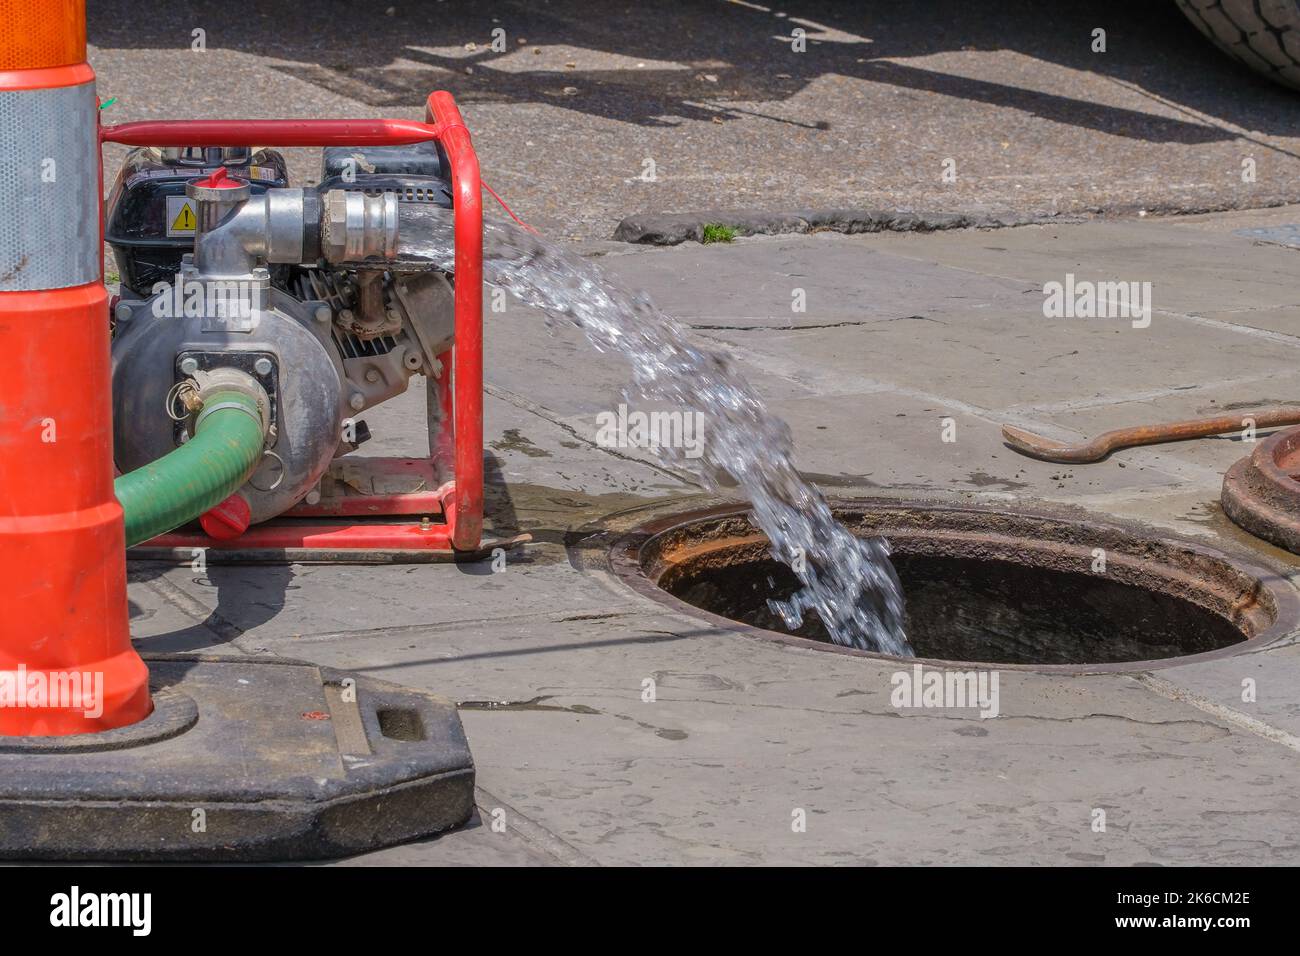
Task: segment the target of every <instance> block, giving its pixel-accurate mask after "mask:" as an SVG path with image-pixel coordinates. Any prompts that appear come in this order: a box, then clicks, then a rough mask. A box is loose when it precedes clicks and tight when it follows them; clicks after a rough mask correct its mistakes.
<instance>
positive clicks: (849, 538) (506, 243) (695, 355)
mask: <svg viewBox="0 0 1300 956" xmlns="http://www.w3.org/2000/svg"><path fill="white" fill-rule="evenodd" d="M401 217H402V218H401V223H400V235H401V238H400V239H399V243H398V262H397V263H395V264H394V267H395V268H396V269H399V270H400V269H403V268H422V267H423V268H428V267H430V266H432V267H435V268H439V269H443V270H446V271H448V272H452V271H454V269H453V260H454V253H453V243H452V229H451V224H452V221H451V214H450V211H449V210H444V209H440V208H437V207H434V206H429V205H421V204H415V203H403V204H402V213H401ZM483 229H484V234H483V246H484V249H483V271H484V279H485V281H486V282H488V283H489V284H490V285H493V286H496V287H499V288H501V289H504V290H505V291H507V292H509V293H510V294H511V295H513V296H515V297H516V298H518V299H519V300H520V301H521V302H523V303H524V304H526V305H529V306H532V307H534V308H537V309H539V310H541V311H542V312H543V313H545V314H546V316H547V317H548V322H555V321H560V322H568V323H572V324H573V325H576V326H577V327H578V328H580V329H581V330H582V331H583V333H584V334H585V335H586V337H587V339H588V340H589V341H590V343H591V345H592V346H593V347H594V348H596V349H597V350H598V351H601V352H614V353H616V354H618V355H620V356H621V357H622V358H623V359H625V360H626V361H627V363H628V364H629V365H630V366H631V370H632V382H631V386H630V387H629V389H628V394H627V398H628V400H629V402H631V401H634V400H638V399H639V400H642V401H644V402H647V403H650V404H653V405H656V406H660V405H662V406H668V407H673V408H679V409H682V410H684V411H690V412H701V413H703V422H704V427H705V431H704V441H703V443H702V447H701V448H700V449H697V454H698V457H688V456H687V455H686V454H684V452H683V450H682V449H681V448H673V447H659V448H657V449H656V454H657V455H658V457H659V458H660V460H661V461H662V463H663V464H664V465H666V466H668V467H670V468H674V469H678V470H684V471H686V472H687V473H690V474H692V475H694V476H695V477H696V478H697V479H698V480H699V481H700V483H701V484H703V485H704V486H705V487H707V488H709V489H711V490H717V489H719V488H720V487H724V486H726V485H728V484H731V483H734V484H735V485H736V486H738V488H739V491H740V492H741V493H742V494H743V495H744V497H745V498H746V499H747V500H748V501H749V503H750V506H751V507H752V509H753V520H754V522H755V523H756V524H757V525H758V526H759V527H760V528H762V530H763V531H764V532H765V533H766V534H767V537H768V539H769V540H770V541H771V544H772V554H773V556H774V557H776V558H777V559H778V560H780V561H783V562H785V563H786V564H788V565H790V567H791V569H792V570H793V571H794V573H795V574H796V576H797V577H798V578H799V581H800V582H801V584H802V588H800V590H798V591H797V592H795V594H794V595H793V596H791V597H790V598H789V599H787V600H785V601H777V600H772V601H771V606H772V609H773V610H774V611H776V612H777V613H778V614H780V616H781V618H782V619H783V620H784V621H785V623H786V625H787V626H788V627H790V628H791V629H794V628H796V627H798V626H799V624H800V623H801V622H802V620H803V617H804V615H805V614H807V613H808V612H810V611H813V612H816V614H817V615H818V616H819V617H820V618H821V620H822V622H823V623H824V624H825V625H826V628H827V630H828V631H829V632H830V634H831V636H832V638H833V639H834V640H835V641H836V643H839V644H843V645H845V646H848V647H857V648H862V649H864V650H871V651H879V652H882V653H886V654H895V655H901V656H912V649H911V647H910V646H909V645H908V642H907V637H906V636H905V634H904V630H903V596H902V591H901V589H900V587H899V583H898V577H897V575H896V574H895V573H894V568H893V565H892V564H891V563H890V560H889V547H888V545H887V544H886V542H884V541H883V540H881V539H878V538H876V539H862V538H858V537H855V536H854V535H853V534H852V533H850V532H849V531H848V530H847V529H846V528H845V527H844V526H843V525H841V524H840V523H839V522H838V521H836V520H835V518H834V516H833V515H832V513H831V509H830V506H829V505H828V504H827V502H826V499H825V498H824V497H823V496H822V494H821V492H820V491H818V490H817V489H816V488H815V487H814V486H812V485H811V484H809V483H808V482H807V481H805V480H804V479H803V478H802V477H801V476H800V474H799V472H798V471H797V470H796V469H795V466H794V461H793V442H792V440H791V435H790V429H789V426H787V425H786V423H785V422H784V421H783V420H782V419H780V418H779V417H777V416H775V415H772V414H770V413H769V412H768V411H767V410H766V409H765V408H764V407H763V403H762V402H761V401H760V400H759V398H758V396H757V394H755V392H754V390H753V388H751V387H750V385H749V383H748V382H746V381H745V379H744V377H743V376H741V375H740V373H739V372H737V371H736V369H735V368H734V367H733V366H732V363H731V362H730V360H729V359H728V358H727V356H725V355H723V354H721V353H719V352H714V351H710V350H708V349H705V348H701V347H700V346H699V345H697V344H696V343H694V342H692V341H691V340H690V339H689V338H688V337H687V335H686V333H685V330H684V329H683V328H682V326H681V325H679V324H678V323H677V322H675V321H674V320H673V319H671V318H669V317H668V316H667V315H665V314H664V313H663V312H661V311H659V309H657V308H656V307H655V306H654V304H653V303H652V302H651V301H650V299H649V297H648V296H647V295H645V294H644V293H641V292H630V291H628V290H626V289H624V288H623V287H622V286H620V285H619V284H618V283H617V282H615V281H613V280H611V279H610V278H609V277H608V276H607V275H606V274H605V273H604V271H603V270H602V269H601V268H600V267H599V266H598V265H597V264H596V263H594V262H592V261H591V260H589V259H584V258H582V257H581V256H577V255H574V254H573V253H569V252H566V251H565V250H563V249H562V248H560V247H559V246H557V245H556V244H554V243H552V242H549V241H547V240H546V239H543V238H541V237H539V236H537V235H535V234H533V233H529V232H527V231H525V230H523V229H520V228H519V227H517V226H515V225H513V224H511V223H505V222H495V221H485V222H484V224H483Z"/></svg>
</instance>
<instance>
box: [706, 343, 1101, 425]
mask: <svg viewBox="0 0 1300 956" xmlns="http://www.w3.org/2000/svg"><path fill="white" fill-rule="evenodd" d="M702 338H708V339H710V340H712V341H715V342H718V341H719V340H718V339H715V338H713V337H712V336H707V335H706V336H702ZM721 344H724V345H726V347H727V348H728V349H729V350H730V351H731V353H732V354H733V355H734V356H738V357H740V358H742V359H743V360H744V361H746V362H748V363H749V364H751V365H753V366H754V367H755V368H757V369H759V370H760V371H763V372H766V373H768V374H769V375H775V376H777V377H778V378H782V379H785V380H786V381H788V382H791V383H792V384H795V385H802V384H803V383H802V382H800V381H799V380H798V379H795V378H791V377H790V376H789V375H788V374H787V369H788V368H789V363H786V362H783V361H782V360H781V359H779V358H778V357H777V356H767V355H764V354H763V353H761V352H754V351H752V350H750V349H746V348H744V347H743V346H739V345H736V344H734V343H732V342H722V343H721ZM798 371H799V372H801V373H807V372H809V371H810V369H809V368H807V367H800V368H799V369H798ZM833 374H834V376H835V377H836V378H837V379H840V378H842V379H845V380H848V381H856V382H857V383H859V391H858V392H856V393H854V392H850V391H849V390H848V389H837V390H836V391H834V392H830V393H828V392H824V391H821V392H817V393H815V394H813V395H811V396H809V397H811V398H826V397H827V396H828V395H835V394H863V395H867V394H871V393H874V392H893V393H894V394H896V395H902V396H904V397H906V398H914V399H917V400H918V401H923V402H928V403H930V404H933V405H940V406H942V407H943V408H944V409H945V410H947V411H949V412H953V411H955V412H960V413H962V414H963V415H968V416H970V417H971V418H978V419H980V420H981V421H985V422H988V423H989V424H992V425H1009V424H1016V425H1029V426H1031V427H1033V428H1035V429H1038V428H1042V429H1052V428H1060V426H1058V425H1054V424H1053V423H1051V422H1039V421H1028V420H1026V419H1024V418H1021V417H1018V416H1012V415H1009V414H1007V413H1006V412H999V411H994V410H993V409H991V408H985V407H984V406H982V405H974V404H971V403H970V402H964V401H961V400H960V399H956V398H948V397H947V396H944V395H936V394H935V393H933V392H927V391H924V390H922V389H919V388H911V387H909V386H907V385H899V384H897V383H894V382H884V381H881V380H879V379H873V378H866V377H863V376H858V375H846V374H844V373H842V372H835V373H833ZM822 377H823V378H824V377H825V376H822ZM1075 434H1077V432H1076V433H1075Z"/></svg>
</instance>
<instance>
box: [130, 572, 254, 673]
mask: <svg viewBox="0 0 1300 956" xmlns="http://www.w3.org/2000/svg"><path fill="white" fill-rule="evenodd" d="M140 583H142V584H143V585H144V586H145V587H147V588H148V589H149V590H150V591H153V592H154V594H156V595H158V596H159V597H160V598H162V599H163V600H164V601H166V602H167V603H168V604H170V605H171V606H172V607H174V608H175V609H176V610H178V611H180V612H181V613H182V614H184V615H185V616H186V617H188V618H189V619H190V620H192V621H194V622H195V623H196V624H198V625H199V627H201V628H203V629H204V630H205V631H207V632H208V633H209V634H211V635H212V636H213V637H215V638H217V640H218V642H219V643H221V644H228V645H230V646H231V647H233V648H234V649H235V650H237V651H239V652H240V653H241V654H250V655H251V654H252V653H253V652H252V651H249V650H247V649H246V648H244V647H242V646H241V645H240V643H239V640H240V638H242V637H243V636H244V630H243V628H241V627H240V626H239V625H237V624H234V623H232V622H231V621H228V620H226V619H225V618H224V617H222V616H221V615H220V614H218V613H217V612H216V610H214V609H211V608H209V607H208V606H207V605H206V604H204V603H203V602H202V601H199V600H197V599H196V598H194V597H192V596H191V595H189V594H187V593H186V592H185V591H184V590H182V589H181V588H179V587H177V586H176V585H175V584H173V583H172V582H171V581H168V580H167V579H166V578H164V577H155V578H150V579H149V580H147V581H142V582H140Z"/></svg>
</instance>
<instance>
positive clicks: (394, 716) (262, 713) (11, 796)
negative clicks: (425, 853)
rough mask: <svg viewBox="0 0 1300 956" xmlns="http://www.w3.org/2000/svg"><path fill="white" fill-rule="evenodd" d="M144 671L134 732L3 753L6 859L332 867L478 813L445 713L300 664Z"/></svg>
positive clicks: (461, 740)
mask: <svg viewBox="0 0 1300 956" xmlns="http://www.w3.org/2000/svg"><path fill="white" fill-rule="evenodd" d="M145 660H146V662H147V663H148V664H149V671H150V678H151V684H152V685H153V689H154V694H155V711H154V713H153V714H152V715H151V716H150V717H149V718H148V719H146V720H144V721H141V722H140V723H139V724H136V725H134V727H132V728H122V729H121V730H118V731H110V732H109V733H108V734H104V735H98V734H88V735H81V736H77V737H64V738H21V737H9V738H0V859H9V860H176V861H182V860H190V861H203V860H212V861H255V860H305V859H322V858H329V857H339V856H348V855H351V854H356V853H363V852H366V851H368V850H373V849H377V848H379V847H384V846H391V845H393V844H395V843H402V842H405V841H408V840H412V839H416V838H419V837H425V836H430V835H432V834H435V833H439V832H441V831H443V830H447V829H449V828H451V827H455V826H458V825H459V824H462V823H464V822H465V821H466V820H468V819H469V817H470V814H471V813H472V812H473V808H474V763H473V760H472V758H471V757H470V752H469V745H468V744H467V743H466V741H465V732H464V730H463V728H462V727H461V723H460V717H459V715H458V714H457V712H456V706H455V704H453V703H452V702H451V701H449V700H445V699H443V698H441V697H436V696H434V695H432V694H426V693H422V692H419V691H413V690H408V689H406V688H402V687H398V686H396V685H394V684H388V683H384V682H382V681H376V680H372V679H370V678H365V677H357V676H355V675H351V674H346V673H343V672H340V671H334V670H329V669H326V668H321V667H317V666H315V665H313V664H305V663H301V662H297V661H285V660H278V659H258V660H249V659H247V658H225V657H204V656H197V655H164V654H158V655H146V656H145ZM100 737H102V738H103V740H102V746H97V738H100Z"/></svg>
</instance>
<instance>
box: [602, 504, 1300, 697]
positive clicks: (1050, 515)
mask: <svg viewBox="0 0 1300 956" xmlns="http://www.w3.org/2000/svg"><path fill="white" fill-rule="evenodd" d="M827 501H828V502H829V504H830V506H831V508H832V509H836V510H839V509H844V510H849V509H854V508H858V509H867V508H875V509H880V510H896V511H930V512H949V513H958V514H973V515H995V514H1011V515H1013V516H1015V517H1021V518H1025V519H1030V520H1039V521H1046V522H1052V523H1055V524H1058V525H1073V526H1075V527H1079V528H1085V529H1086V528H1097V529H1105V530H1108V531H1111V532H1114V533H1118V534H1124V535H1129V536H1131V537H1137V538H1140V539H1142V540H1145V541H1149V542H1151V543H1152V544H1156V545H1160V546H1163V547H1172V548H1181V549H1184V550H1188V551H1192V552H1194V553H1196V554H1199V555H1202V556H1204V557H1207V558H1211V559H1213V560H1216V561H1221V562H1224V563H1226V564H1228V565H1230V566H1232V567H1234V568H1236V569H1237V570H1238V571H1240V572H1242V573H1244V574H1246V575H1249V576H1250V577H1252V578H1254V579H1255V580H1257V581H1258V582H1259V584H1260V587H1261V588H1262V589H1263V590H1266V591H1267V592H1268V593H1269V595H1270V596H1271V597H1272V599H1273V601H1274V603H1275V604H1276V606H1277V616H1276V618H1275V619H1274V622H1273V623H1272V624H1270V625H1269V626H1268V627H1266V628H1264V629H1263V630H1261V631H1260V632H1259V633H1258V634H1256V635H1254V636H1253V637H1249V638H1246V639H1245V640H1242V641H1238V642H1237V643H1235V644H1230V645H1228V646H1227V647H1220V648H1215V649H1214V650H1210V651H1200V652H1198V653H1195V654H1186V655H1183V656H1181V657H1162V658H1152V659H1148V660H1140V661H1118V662H1111V663H1093V664H1087V663H1084V664H1008V663H1002V662H992V661H961V660H950V659H945V658H931V657H896V656H893V655H890V654H880V653H877V652H875V651H864V650H859V649H857V648H853V647H843V646H841V645H839V644H831V643H827V642H824V641H815V640H812V639H811V638H806V637H798V636H796V635H793V634H784V633H782V632H780V631H772V630H768V629H766V628H761V627H755V626H754V625H752V624H745V623H744V622H742V621H737V620H734V619H732V618H728V617H723V616H722V615H720V614H716V613H714V612H712V611H707V610H705V609H703V608H700V607H697V606H695V605H694V604H690V603H688V602H686V601H683V600H682V599H681V598H679V597H677V596H676V595H674V594H671V593H670V592H668V591H666V590H664V589H663V588H661V587H659V585H658V584H656V583H655V582H654V581H653V580H651V578H650V576H649V575H648V574H647V573H646V572H645V568H644V564H643V562H642V551H643V549H644V548H645V546H646V545H647V544H649V543H650V541H652V540H653V539H654V538H656V537H658V536H660V535H662V534H665V533H666V532H669V531H673V530H676V529H679V528H682V527H686V526H690V525H693V524H698V523H701V522H704V521H710V520H717V519H725V518H732V517H741V516H744V515H746V514H748V513H749V511H750V506H749V505H748V504H746V503H745V502H743V501H735V500H731V501H727V502H724V503H720V504H714V505H707V506H704V507H694V508H690V507H688V508H687V509H686V510H667V511H666V510H665V509H672V505H671V504H670V503H666V502H659V503H656V504H653V505H650V506H647V507H646V508H644V509H636V510H637V511H644V512H648V515H647V518H646V520H644V521H642V522H641V523H639V524H637V525H636V526H635V527H633V528H629V529H627V530H624V531H621V532H616V533H615V535H614V540H613V541H612V542H611V544H610V546H609V549H608V552H607V554H606V561H607V562H608V567H609V570H610V572H611V573H612V574H613V575H614V576H615V577H616V578H617V579H618V580H619V581H621V582H622V583H623V584H625V585H627V586H628V587H630V588H631V589H632V590H633V591H635V592H636V593H638V594H641V595H643V596H645V597H648V598H650V599H651V600H653V601H655V602H656V603H658V604H660V605H663V606H665V607H667V608H669V609H670V610H673V611H676V612H677V613H679V614H683V615H685V616H686V617H689V618H693V619H695V620H702V621H704V622H706V623H708V624H710V625H712V626H713V627H714V628H716V629H717V630H718V631H720V632H728V633H732V634H739V635H742V636H745V637H756V638H758V639H760V640H764V641H768V642H770V643H775V644H782V645H785V646H788V647H795V648H803V649H805V650H814V651H819V652H822V653H829V654H839V655H841V656H844V657H857V658H866V659H868V660H874V661H881V662H888V663H893V664H923V665H926V666H929V667H935V668H946V669H950V670H951V669H983V670H989V669H996V670H1008V671H1027V672H1030V673H1046V674H1072V675H1082V674H1132V673H1143V672H1147V671H1154V670H1163V669H1165V668H1169V667H1179V666H1182V665H1184V664H1196V663H1201V662H1206V661H1214V660H1221V659H1224V658H1228V657H1236V656H1238V655H1240V654H1245V653H1254V652H1257V651H1260V650H1263V649H1265V648H1266V647H1268V646H1269V645H1272V644H1274V643H1277V642H1278V641H1281V640H1283V639H1285V638H1288V637H1292V636H1295V635H1296V634H1300V590H1297V587H1296V585H1294V584H1293V583H1292V582H1291V581H1290V580H1289V578H1288V577H1287V576H1286V574H1285V573H1284V572H1283V571H1282V570H1281V569H1279V568H1276V567H1270V566H1269V565H1268V564H1266V563H1264V559H1263V558H1262V556H1259V555H1252V554H1247V553H1245V552H1243V551H1241V550H1238V549H1235V548H1223V547H1219V546H1211V545H1207V544H1205V543H1204V542H1202V541H1198V540H1195V539H1192V538H1188V537H1184V536H1182V535H1178V534H1174V533H1171V532H1168V531H1165V530H1163V529H1159V528H1153V527H1150V526H1146V525H1142V524H1140V523H1138V522H1134V521H1128V520H1126V519H1116V518H1097V517H1094V516H1091V515H1088V516H1084V515H1081V514H1079V513H1078V512H1077V511H1066V510H1064V509H1061V510H1058V509H1055V508H1053V507H1052V506H1051V505H1050V504H1048V503H1044V502H1033V503H1021V502H1018V503H1016V505H1015V507H1007V506H1005V505H1002V504H1001V503H999V504H998V505H994V504H982V503H974V502H962V503H951V502H945V501H937V500H925V499H910V498H903V497H897V498H896V497H843V496H828V497H827ZM622 516H623V517H634V512H625V513H623V515H622ZM760 534H761V532H760Z"/></svg>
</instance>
